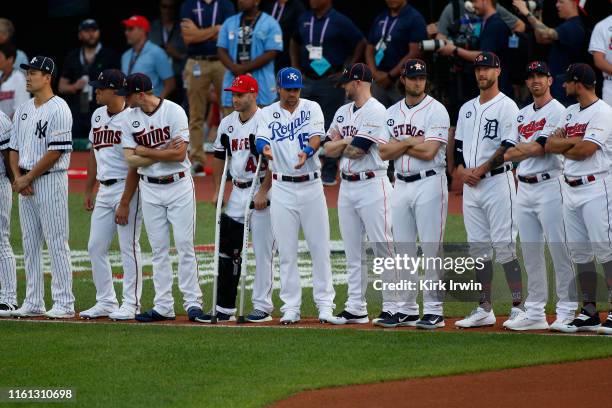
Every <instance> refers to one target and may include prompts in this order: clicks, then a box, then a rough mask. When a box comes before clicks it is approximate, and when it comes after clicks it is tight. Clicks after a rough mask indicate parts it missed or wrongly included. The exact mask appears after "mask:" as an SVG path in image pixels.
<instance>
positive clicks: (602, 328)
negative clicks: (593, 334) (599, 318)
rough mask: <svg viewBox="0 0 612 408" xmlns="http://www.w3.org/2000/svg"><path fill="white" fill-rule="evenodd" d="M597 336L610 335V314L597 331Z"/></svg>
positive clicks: (611, 314) (611, 320)
mask: <svg viewBox="0 0 612 408" xmlns="http://www.w3.org/2000/svg"><path fill="white" fill-rule="evenodd" d="M597 334H607V335H612V312H610V313H608V318H607V319H606V321H605V322H603V323H602V324H601V326H599V329H597Z"/></svg>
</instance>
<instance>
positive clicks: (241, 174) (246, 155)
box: [214, 108, 267, 181]
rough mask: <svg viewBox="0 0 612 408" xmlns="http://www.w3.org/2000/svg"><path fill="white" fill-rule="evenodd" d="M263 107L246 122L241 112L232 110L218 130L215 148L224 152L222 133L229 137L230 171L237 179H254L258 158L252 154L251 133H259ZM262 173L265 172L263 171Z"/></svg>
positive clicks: (262, 168) (263, 167)
mask: <svg viewBox="0 0 612 408" xmlns="http://www.w3.org/2000/svg"><path fill="white" fill-rule="evenodd" d="M260 113H261V109H259V108H258V109H257V112H255V114H254V115H253V116H252V117H251V118H250V119H249V120H247V121H246V122H244V123H243V122H242V121H241V120H240V113H238V112H232V113H230V114H229V115H227V116H226V117H224V118H223V120H221V123H220V124H219V129H218V130H217V139H216V140H215V144H214V148H215V151H217V152H223V151H224V148H223V146H222V145H221V135H222V134H224V133H225V134H226V135H227V136H228V137H229V142H230V149H231V152H232V160H231V161H230V173H231V175H232V178H233V179H234V180H236V181H248V180H252V179H253V176H254V175H255V170H256V169H257V159H256V158H255V156H253V155H252V154H251V150H250V142H249V135H251V134H253V135H256V134H257V125H258V120H259V115H260ZM266 168H267V166H266V165H265V162H263V163H262V164H261V170H265V169H266ZM261 174H264V173H263V172H262V173H261Z"/></svg>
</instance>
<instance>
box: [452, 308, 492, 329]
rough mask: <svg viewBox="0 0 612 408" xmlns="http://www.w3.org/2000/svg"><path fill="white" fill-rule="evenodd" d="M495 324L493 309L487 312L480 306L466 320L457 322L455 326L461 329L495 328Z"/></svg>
mask: <svg viewBox="0 0 612 408" xmlns="http://www.w3.org/2000/svg"><path fill="white" fill-rule="evenodd" d="M494 324H495V315H494V314H493V309H491V311H489V312H487V311H486V310H484V309H483V308H482V307H480V306H478V307H477V308H476V309H474V310H473V311H472V313H470V314H469V315H468V316H467V317H466V318H465V319H462V320H458V321H456V322H455V326H457V327H459V328H461V329H467V328H471V327H486V326H493V325H494Z"/></svg>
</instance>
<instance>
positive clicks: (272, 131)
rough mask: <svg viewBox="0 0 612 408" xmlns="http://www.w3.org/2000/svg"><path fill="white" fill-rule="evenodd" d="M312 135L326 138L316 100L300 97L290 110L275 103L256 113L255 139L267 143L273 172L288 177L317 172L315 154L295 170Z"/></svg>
mask: <svg viewBox="0 0 612 408" xmlns="http://www.w3.org/2000/svg"><path fill="white" fill-rule="evenodd" d="M312 136H320V137H321V139H322V138H323V137H325V121H324V119H323V112H322V111H321V107H320V106H319V104H318V103H316V102H314V101H310V100H308V99H303V98H301V99H300V100H299V103H298V106H297V107H296V108H295V110H294V111H293V113H290V112H289V111H288V110H286V109H283V108H281V106H280V102H275V103H273V104H272V105H270V106H266V107H265V108H263V109H262V110H261V112H260V114H259V123H258V125H257V139H262V140H265V141H266V142H268V143H270V147H271V148H272V157H273V158H274V160H272V161H271V162H270V167H271V169H272V171H274V172H278V173H281V174H285V175H288V176H300V175H303V174H308V173H312V172H315V171H318V170H319V169H320V168H321V162H320V160H319V158H318V157H317V155H316V154H315V155H314V156H312V157H309V158H308V159H307V160H306V163H304V165H303V166H302V167H301V168H300V169H295V168H294V167H295V165H296V164H297V163H298V155H299V153H300V152H301V151H302V149H304V148H305V147H306V146H308V140H309V139H310V138H311V137H312Z"/></svg>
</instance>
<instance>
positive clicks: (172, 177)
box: [140, 171, 185, 184]
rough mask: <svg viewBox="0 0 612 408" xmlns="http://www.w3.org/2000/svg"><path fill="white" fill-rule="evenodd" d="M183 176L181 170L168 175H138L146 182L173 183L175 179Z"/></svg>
mask: <svg viewBox="0 0 612 408" xmlns="http://www.w3.org/2000/svg"><path fill="white" fill-rule="evenodd" d="M184 177H185V172H184V171H181V172H180V173H176V174H171V175H169V176H163V177H149V176H143V175H142V174H141V175H140V179H141V180H144V181H146V182H147V183H152V184H170V183H174V182H175V181H179V180H180V179H182V178H184Z"/></svg>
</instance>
